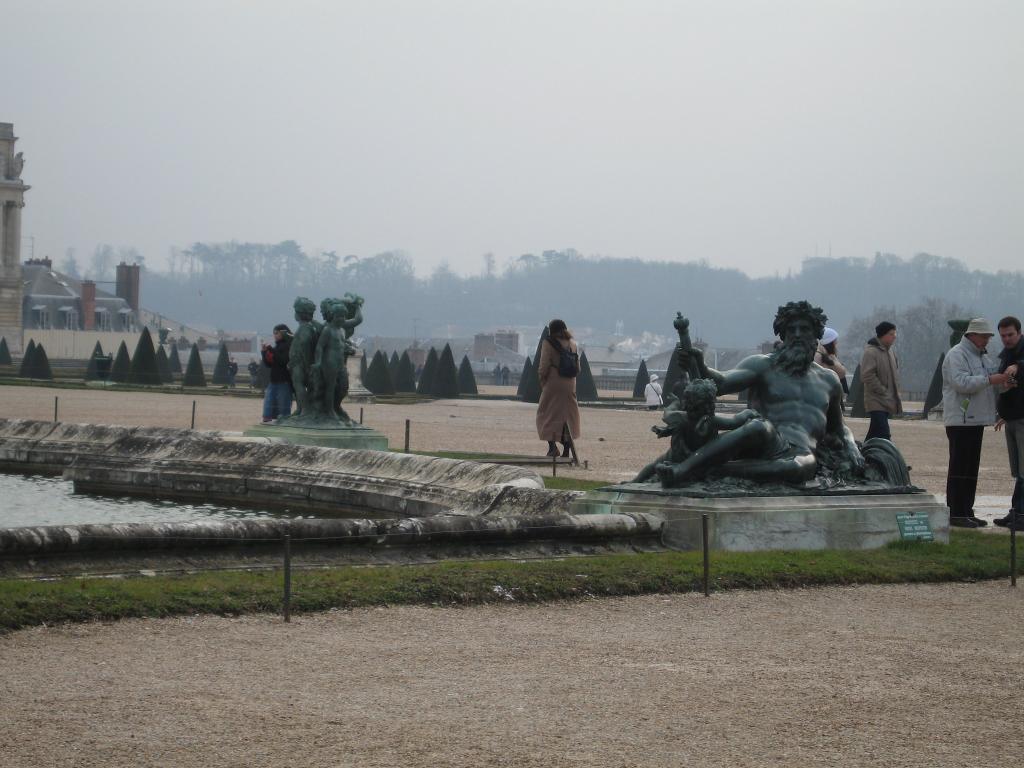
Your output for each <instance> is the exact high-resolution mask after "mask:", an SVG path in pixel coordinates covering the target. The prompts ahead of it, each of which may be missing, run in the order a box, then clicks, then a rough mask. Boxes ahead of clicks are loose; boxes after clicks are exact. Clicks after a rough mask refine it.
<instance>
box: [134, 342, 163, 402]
mask: <svg viewBox="0 0 1024 768" xmlns="http://www.w3.org/2000/svg"><path fill="white" fill-rule="evenodd" d="M131 382H132V384H142V385H145V386H150V387H158V386H160V385H161V384H162V383H163V381H162V380H161V378H160V369H159V368H157V366H156V348H155V347H154V346H153V337H152V336H150V334H149V328H143V329H142V333H140V334H139V343H138V344H136V345H135V354H134V355H132V378H131Z"/></svg>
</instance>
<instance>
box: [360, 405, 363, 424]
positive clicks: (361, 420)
mask: <svg viewBox="0 0 1024 768" xmlns="http://www.w3.org/2000/svg"><path fill="white" fill-rule="evenodd" d="M359 423H360V424H362V423H363V409H362V408H360V409H359Z"/></svg>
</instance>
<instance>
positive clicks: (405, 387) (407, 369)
mask: <svg viewBox="0 0 1024 768" xmlns="http://www.w3.org/2000/svg"><path fill="white" fill-rule="evenodd" d="M395 391H396V392H415V391H416V371H415V370H414V369H413V367H412V359H410V357H409V351H408V350H406V351H405V352H403V353H402V357H401V358H400V359H399V360H398V375H397V376H395Z"/></svg>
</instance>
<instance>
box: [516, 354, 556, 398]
mask: <svg viewBox="0 0 1024 768" xmlns="http://www.w3.org/2000/svg"><path fill="white" fill-rule="evenodd" d="M539 361H540V358H537V359H536V360H534V361H532V362H530V365H529V371H527V370H526V369H525V368H523V370H522V375H523V377H524V378H525V383H524V384H523V385H522V398H523V400H525V401H526V402H540V401H541V377H540V375H539V371H538V368H537V364H538V362H539ZM557 375H558V374H555V376H557Z"/></svg>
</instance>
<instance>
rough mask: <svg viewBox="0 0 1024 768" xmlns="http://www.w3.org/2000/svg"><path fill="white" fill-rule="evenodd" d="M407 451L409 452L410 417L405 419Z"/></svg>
mask: <svg viewBox="0 0 1024 768" xmlns="http://www.w3.org/2000/svg"><path fill="white" fill-rule="evenodd" d="M405 452H406V453H408V452H409V419H406V420H405Z"/></svg>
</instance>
